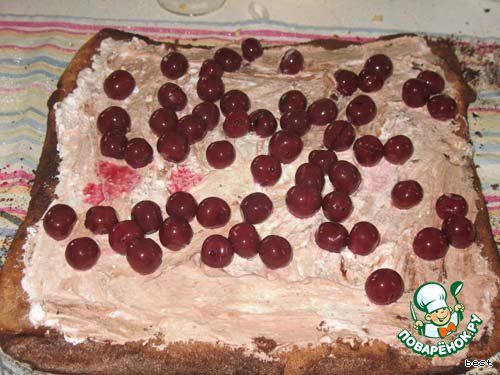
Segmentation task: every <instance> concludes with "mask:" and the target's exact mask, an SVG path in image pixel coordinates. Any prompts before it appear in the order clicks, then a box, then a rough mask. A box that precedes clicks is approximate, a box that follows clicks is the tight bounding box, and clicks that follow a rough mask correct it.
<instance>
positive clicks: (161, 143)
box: [156, 131, 189, 163]
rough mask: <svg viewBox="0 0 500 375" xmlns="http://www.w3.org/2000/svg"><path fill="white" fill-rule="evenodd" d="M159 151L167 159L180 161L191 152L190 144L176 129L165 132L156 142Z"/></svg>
mask: <svg viewBox="0 0 500 375" xmlns="http://www.w3.org/2000/svg"><path fill="white" fill-rule="evenodd" d="M156 148H157V150H158V153H159V154H160V155H161V156H162V157H163V158H164V159H165V160H167V161H170V162H172V163H180V162H181V161H183V160H184V159H186V157H187V156H188V154H189V144H188V141H187V139H186V137H184V136H183V135H182V134H179V133H177V132H174V131H167V132H165V133H164V134H163V135H162V136H161V137H160V138H159V139H158V143H157V144H156Z"/></svg>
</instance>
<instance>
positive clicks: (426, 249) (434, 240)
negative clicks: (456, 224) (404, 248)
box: [413, 227, 448, 260]
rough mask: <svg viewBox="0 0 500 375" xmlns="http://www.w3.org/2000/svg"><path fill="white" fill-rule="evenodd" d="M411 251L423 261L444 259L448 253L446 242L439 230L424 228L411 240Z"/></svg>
mask: <svg viewBox="0 0 500 375" xmlns="http://www.w3.org/2000/svg"><path fill="white" fill-rule="evenodd" d="M413 251H414V252H415V254H417V255H418V256H419V257H420V258H422V259H425V260H436V259H440V258H444V256H445V255H446V253H447V252H448V240H447V239H446V236H445V235H444V233H443V232H441V231H440V230H439V229H436V228H432V227H428V228H424V229H422V230H421V231H420V232H418V233H417V235H416V236H415V239H414V240H413Z"/></svg>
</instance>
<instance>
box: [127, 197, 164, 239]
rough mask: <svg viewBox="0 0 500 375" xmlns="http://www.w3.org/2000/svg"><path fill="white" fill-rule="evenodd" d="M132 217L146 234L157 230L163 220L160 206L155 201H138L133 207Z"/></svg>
mask: <svg viewBox="0 0 500 375" xmlns="http://www.w3.org/2000/svg"><path fill="white" fill-rule="evenodd" d="M131 217H132V220H134V221H135V222H136V223H137V224H139V226H140V227H141V229H142V231H143V232H144V233H146V234H150V233H154V232H156V231H157V230H158V229H159V228H160V225H161V222H162V221H163V217H162V214H161V209H160V206H158V205H157V204H156V203H155V202H153V201H141V202H139V203H136V204H135V205H134V207H132V213H131Z"/></svg>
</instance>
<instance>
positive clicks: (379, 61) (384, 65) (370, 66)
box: [364, 54, 392, 80]
mask: <svg viewBox="0 0 500 375" xmlns="http://www.w3.org/2000/svg"><path fill="white" fill-rule="evenodd" d="M364 68H365V69H366V70H368V71H372V72H377V73H380V74H381V75H382V77H384V80H385V79H387V78H389V77H390V75H391V74H392V61H391V59H390V58H389V57H388V56H386V55H383V54H377V55H373V56H371V57H370V58H369V59H368V60H366V62H365V67H364Z"/></svg>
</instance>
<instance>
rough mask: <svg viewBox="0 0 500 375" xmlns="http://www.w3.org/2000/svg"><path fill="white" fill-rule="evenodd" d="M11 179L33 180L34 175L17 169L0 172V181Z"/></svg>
mask: <svg viewBox="0 0 500 375" xmlns="http://www.w3.org/2000/svg"><path fill="white" fill-rule="evenodd" d="M13 178H22V179H24V180H33V179H34V178H35V175H34V174H33V173H28V172H26V171H24V170H22V169H18V170H15V171H12V172H0V180H9V179H13Z"/></svg>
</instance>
